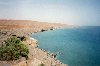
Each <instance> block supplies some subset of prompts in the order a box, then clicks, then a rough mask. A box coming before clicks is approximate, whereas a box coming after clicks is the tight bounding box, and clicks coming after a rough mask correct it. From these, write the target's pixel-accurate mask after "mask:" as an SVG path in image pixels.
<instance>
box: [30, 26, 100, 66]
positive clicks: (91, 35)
mask: <svg viewBox="0 0 100 66" xmlns="http://www.w3.org/2000/svg"><path fill="white" fill-rule="evenodd" d="M32 37H33V38H35V39H37V40H38V42H39V48H43V49H45V50H47V51H50V52H53V53H57V58H58V59H59V60H60V61H62V62H63V63H65V64H68V65H69V66H100V27H99V26H84V27H76V28H64V29H57V30H53V31H45V32H39V33H36V34H34V35H32Z"/></svg>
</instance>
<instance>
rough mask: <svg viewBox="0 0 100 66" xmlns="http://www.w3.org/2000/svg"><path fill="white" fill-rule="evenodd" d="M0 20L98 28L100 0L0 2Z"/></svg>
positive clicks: (23, 0) (15, 0)
mask: <svg viewBox="0 0 100 66" xmlns="http://www.w3.org/2000/svg"><path fill="white" fill-rule="evenodd" d="M0 19H21V20H35V21H42V22H50V23H52V22H57V23H66V24H73V25H86V26H87V25H88V26H100V0H0Z"/></svg>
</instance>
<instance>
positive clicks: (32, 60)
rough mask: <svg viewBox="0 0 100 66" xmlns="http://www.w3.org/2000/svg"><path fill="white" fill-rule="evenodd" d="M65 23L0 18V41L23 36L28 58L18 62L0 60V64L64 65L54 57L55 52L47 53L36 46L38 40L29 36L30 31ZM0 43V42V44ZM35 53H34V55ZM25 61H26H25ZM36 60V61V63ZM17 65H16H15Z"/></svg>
mask: <svg viewBox="0 0 100 66" xmlns="http://www.w3.org/2000/svg"><path fill="white" fill-rule="evenodd" d="M65 26H67V25H65V24H58V23H57V24H56V23H42V22H36V21H35V22H34V21H27V20H0V34H1V35H0V37H1V38H0V41H1V43H2V42H3V41H4V40H6V38H7V37H9V36H12V35H14V36H25V37H27V40H26V41H25V43H26V44H27V45H28V47H29V51H30V54H29V60H27V61H26V60H23V61H20V62H19V61H18V62H6V61H5V62H2V61H0V64H1V65H5V64H8V65H16V63H17V64H18V65H19V66H21V65H25V66H26V65H27V64H29V65H30V64H33V65H34V64H35V65H34V66H37V65H39V64H41V63H43V64H45V65H46V66H51V65H59V66H66V64H63V63H62V62H60V61H59V60H57V59H55V57H56V55H55V54H49V53H48V52H47V51H45V50H43V49H39V48H38V41H37V40H35V39H34V40H33V39H31V38H30V37H29V36H30V34H32V33H36V32H44V31H47V30H54V29H57V28H61V27H65ZM1 43H0V44H1ZM34 54H35V55H34ZM26 62H27V63H26ZM36 62H37V63H36ZM16 66H17V65H16Z"/></svg>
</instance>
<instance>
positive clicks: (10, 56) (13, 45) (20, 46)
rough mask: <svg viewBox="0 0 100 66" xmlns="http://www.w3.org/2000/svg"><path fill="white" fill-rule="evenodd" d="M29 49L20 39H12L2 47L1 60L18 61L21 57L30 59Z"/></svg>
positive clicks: (0, 48) (0, 49)
mask: <svg viewBox="0 0 100 66" xmlns="http://www.w3.org/2000/svg"><path fill="white" fill-rule="evenodd" d="M28 53H29V49H28V47H27V45H25V44H24V43H23V42H22V41H21V40H20V39H19V38H17V37H11V38H9V39H7V40H6V41H5V44H3V45H2V46H0V60H1V61H5V60H6V61H11V60H18V59H20V58H21V57H25V58H26V59H28Z"/></svg>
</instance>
